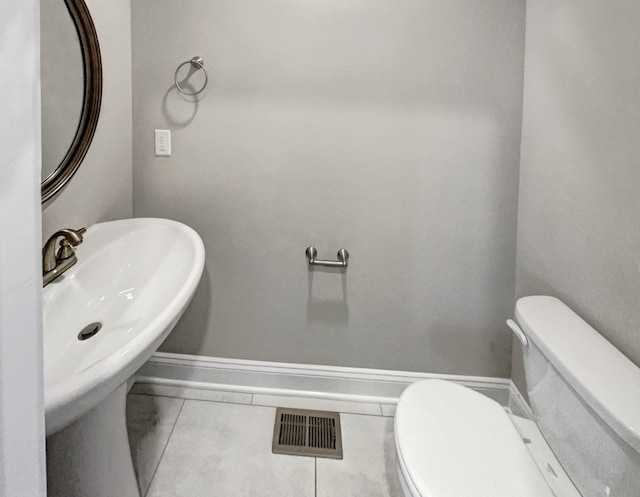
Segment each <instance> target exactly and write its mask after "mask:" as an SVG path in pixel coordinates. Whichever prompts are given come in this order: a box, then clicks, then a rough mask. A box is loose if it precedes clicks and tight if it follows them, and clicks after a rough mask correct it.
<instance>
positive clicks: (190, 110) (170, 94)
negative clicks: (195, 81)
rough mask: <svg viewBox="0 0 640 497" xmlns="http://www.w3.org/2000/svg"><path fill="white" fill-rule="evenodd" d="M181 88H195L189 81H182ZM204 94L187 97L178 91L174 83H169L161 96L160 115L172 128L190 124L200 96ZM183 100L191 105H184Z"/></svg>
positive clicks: (195, 113)
mask: <svg viewBox="0 0 640 497" xmlns="http://www.w3.org/2000/svg"><path fill="white" fill-rule="evenodd" d="M181 84H183V85H184V86H183V88H185V89H188V90H189V91H195V88H193V86H192V85H191V84H190V83H184V82H182V83H181ZM203 95H204V94H201V95H198V96H196V97H189V96H186V95H183V94H182V93H180V92H179V91H178V89H177V88H176V87H175V85H171V86H170V87H169V88H168V89H167V91H166V92H165V94H164V95H163V96H162V115H163V117H164V118H165V119H166V120H167V122H168V123H169V124H171V126H172V127H174V128H185V127H187V126H189V124H191V121H193V120H194V119H195V117H196V115H197V114H198V106H199V101H200V98H202V96H203ZM184 102H188V103H189V104H192V105H184Z"/></svg>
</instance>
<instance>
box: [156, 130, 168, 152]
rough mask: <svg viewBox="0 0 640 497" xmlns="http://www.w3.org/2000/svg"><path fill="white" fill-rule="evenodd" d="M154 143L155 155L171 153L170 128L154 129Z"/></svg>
mask: <svg viewBox="0 0 640 497" xmlns="http://www.w3.org/2000/svg"><path fill="white" fill-rule="evenodd" d="M154 143H155V150H156V155H162V156H169V155H171V130H169V129H156V133H155V141H154Z"/></svg>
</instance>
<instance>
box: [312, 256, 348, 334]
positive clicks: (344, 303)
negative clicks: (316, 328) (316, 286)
mask: <svg viewBox="0 0 640 497" xmlns="http://www.w3.org/2000/svg"><path fill="white" fill-rule="evenodd" d="M308 271H309V280H308V286H307V324H321V325H325V326H334V327H340V328H347V327H348V326H349V300H348V298H347V271H346V269H344V268H328V267H317V266H316V267H313V268H312V267H309V268H308ZM315 273H325V274H330V275H336V274H339V275H340V278H341V282H342V285H341V286H342V295H341V296H337V297H332V296H329V297H314V296H313V280H314V275H315Z"/></svg>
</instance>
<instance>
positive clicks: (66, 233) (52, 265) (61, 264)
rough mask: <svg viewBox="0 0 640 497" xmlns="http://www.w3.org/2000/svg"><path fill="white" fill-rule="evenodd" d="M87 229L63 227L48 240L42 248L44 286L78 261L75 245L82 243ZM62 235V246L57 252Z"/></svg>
mask: <svg viewBox="0 0 640 497" xmlns="http://www.w3.org/2000/svg"><path fill="white" fill-rule="evenodd" d="M85 231H87V229H86V228H80V229H77V230H71V229H63V230H60V231H56V232H55V233H54V234H53V235H51V237H50V238H49V239H48V240H47V243H45V244H44V247H43V248H42V286H47V285H48V284H49V283H51V282H52V281H53V280H55V279H56V278H57V277H58V276H60V275H61V274H62V273H64V272H65V271H66V270H67V269H69V268H70V267H71V266H73V265H74V264H75V263H76V262H78V258H77V257H76V254H75V253H74V251H73V247H76V246H78V245H80V244H81V243H82V235H83V234H84V233H85ZM60 237H63V238H62V240H60V248H59V249H58V252H57V253H56V242H57V241H58V238H60Z"/></svg>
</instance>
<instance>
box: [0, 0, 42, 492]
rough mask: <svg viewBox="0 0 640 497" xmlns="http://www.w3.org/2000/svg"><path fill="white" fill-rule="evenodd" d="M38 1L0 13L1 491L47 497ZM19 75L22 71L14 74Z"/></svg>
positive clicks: (6, 7) (14, 5)
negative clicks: (43, 377) (43, 367)
mask: <svg viewBox="0 0 640 497" xmlns="http://www.w3.org/2000/svg"><path fill="white" fill-rule="evenodd" d="M38 32H39V24H38V2H37V0H24V1H21V2H4V3H3V5H2V16H0V33H2V43H0V60H1V61H2V67H3V70H2V71H0V109H2V118H1V119H0V150H1V152H0V233H2V235H0V495H1V496H2V497H23V496H29V497H44V496H45V494H46V489H45V458H44V452H45V447H44V446H45V437H44V398H43V386H42V383H43V379H42V318H41V311H40V309H41V301H42V296H41V281H42V280H41V279H40V278H41V274H40V262H39V256H40V180H39V177H40V77H39V76H40V53H39V39H38V38H39V36H38ZM5 68H10V70H5ZM16 75H19V78H16Z"/></svg>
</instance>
